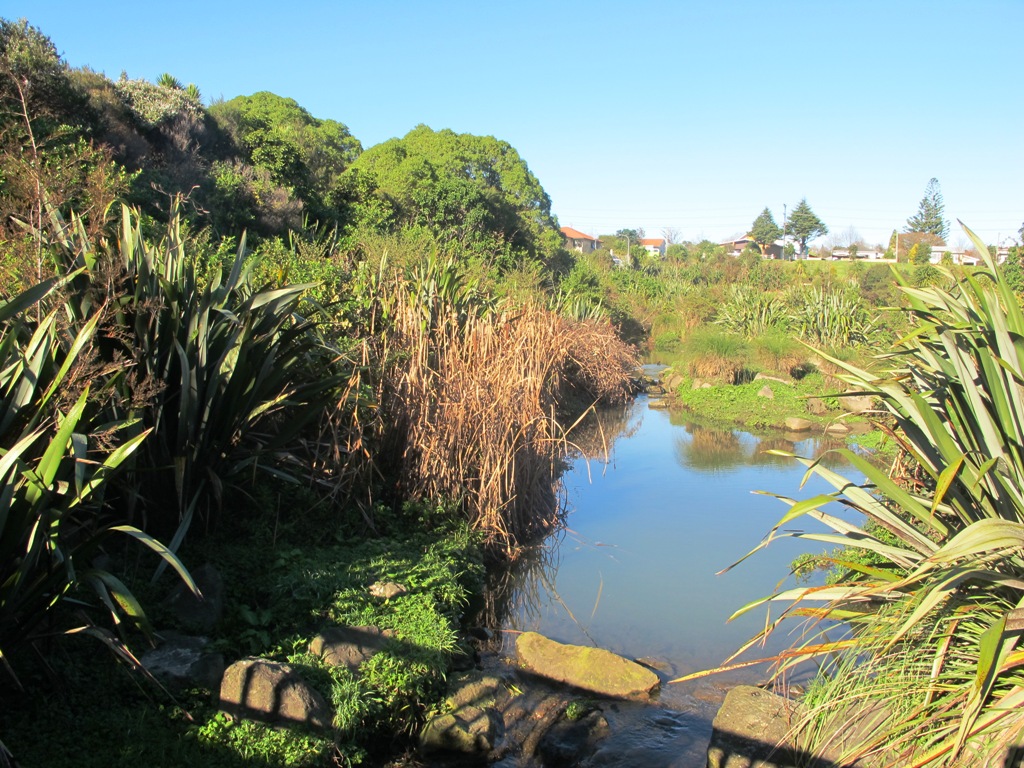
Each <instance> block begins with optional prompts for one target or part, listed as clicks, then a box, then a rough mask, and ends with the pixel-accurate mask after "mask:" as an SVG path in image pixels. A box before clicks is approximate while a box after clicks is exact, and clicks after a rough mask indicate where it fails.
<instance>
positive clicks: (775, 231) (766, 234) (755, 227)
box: [750, 208, 782, 256]
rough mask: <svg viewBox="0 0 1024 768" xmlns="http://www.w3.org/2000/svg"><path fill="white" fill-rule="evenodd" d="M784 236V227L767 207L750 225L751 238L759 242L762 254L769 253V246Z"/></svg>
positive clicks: (758, 245)
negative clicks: (776, 220)
mask: <svg viewBox="0 0 1024 768" xmlns="http://www.w3.org/2000/svg"><path fill="white" fill-rule="evenodd" d="M780 237H782V227H780V226H779V225H778V224H776V223H775V218H774V217H773V216H772V212H771V211H770V210H768V208H765V209H764V210H763V211H761V214H760V215H759V216H758V217H757V218H756V219H754V223H753V224H751V225H750V239H751V240H753V241H754V242H755V243H757V247H758V248H760V249H761V255H762V256H767V255H768V246H770V245H771V244H772V243H774V242H775V241H776V240H778V239H779V238H780Z"/></svg>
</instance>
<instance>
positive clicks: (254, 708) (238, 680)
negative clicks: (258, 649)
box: [220, 658, 331, 729]
mask: <svg viewBox="0 0 1024 768" xmlns="http://www.w3.org/2000/svg"><path fill="white" fill-rule="evenodd" d="M220 708H221V709H223V710H224V711H225V712H227V713H228V714H229V715H231V716H233V717H237V718H244V719H248V720H259V721H262V722H266V723H301V724H303V725H307V726H311V727H313V728H320V729H324V728H327V727H328V726H329V725H330V722H331V713H330V709H329V708H328V706H327V703H326V702H325V701H324V698H323V696H321V695H320V694H319V693H318V692H317V691H316V690H315V689H314V688H313V687H312V686H310V685H309V683H307V682H306V681H305V680H303V679H302V678H301V677H300V676H299V674H298V673H297V672H296V671H295V670H294V669H292V668H291V667H290V666H288V665H287V664H281V663H279V662H276V661H269V660H267V659H255V658H249V659H242V660H241V661H236V662H235V663H234V664H232V665H231V666H230V667H228V668H227V671H226V672H224V679H223V680H221V684H220Z"/></svg>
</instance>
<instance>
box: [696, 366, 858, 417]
mask: <svg viewBox="0 0 1024 768" xmlns="http://www.w3.org/2000/svg"><path fill="white" fill-rule="evenodd" d="M765 386H767V387H769V388H770V389H771V390H772V393H773V396H772V397H771V398H767V397H762V396H760V395H759V393H760V392H761V390H762V389H763V388H764V387H765ZM827 390H828V386H827V384H826V381H825V378H824V376H823V375H822V374H820V373H817V372H814V373H808V374H807V375H805V376H804V377H803V378H801V379H799V380H798V381H794V382H793V383H792V384H783V383H781V382H773V381H765V380H760V379H759V380H752V381H746V382H743V383H739V384H730V383H725V384H716V385H714V386H711V387H701V388H697V389H694V388H693V386H692V381H686V382H684V383H683V384H682V385H680V387H679V390H678V392H677V393H676V395H677V398H678V403H679V405H680V406H682V407H683V408H684V409H685V410H686V411H687V412H688V413H690V414H694V415H695V416H697V417H700V418H703V419H709V420H712V421H715V422H718V423H722V424H742V425H743V426H744V427H746V428H749V429H784V428H785V424H786V419H788V418H789V417H791V416H800V417H802V418H805V419H807V420H809V421H811V422H813V423H814V424H819V425H821V426H822V427H824V426H826V425H828V424H829V423H831V422H832V421H833V420H835V419H836V418H837V417H838V416H839V415H840V414H839V413H838V412H837V411H836V410H835V409H834V408H829V409H828V410H826V412H825V413H823V414H820V413H812V412H811V411H810V410H809V409H808V401H809V399H810V398H812V397H816V398H818V399H820V400H823V401H825V402H826V403H831V404H833V405H834V400H832V399H831V398H829V399H826V398H822V397H821V393H822V392H823V391H827Z"/></svg>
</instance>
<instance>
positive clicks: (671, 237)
mask: <svg viewBox="0 0 1024 768" xmlns="http://www.w3.org/2000/svg"><path fill="white" fill-rule="evenodd" d="M661 236H662V237H664V238H665V243H666V244H668V245H679V244H680V243H682V242H683V233H682V232H681V231H680V230H679V229H678V228H676V227H664V228H663V229H662V230H661Z"/></svg>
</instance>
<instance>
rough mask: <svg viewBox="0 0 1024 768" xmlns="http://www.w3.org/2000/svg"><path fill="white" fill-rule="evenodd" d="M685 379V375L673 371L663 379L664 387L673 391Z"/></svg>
mask: <svg viewBox="0 0 1024 768" xmlns="http://www.w3.org/2000/svg"><path fill="white" fill-rule="evenodd" d="M684 381H686V377H685V376H683V375H682V374H679V373H673V374H672V375H670V376H669V377H668V378H667V379H665V389H667V390H668V391H669V392H674V391H675V390H677V389H679V387H680V385H682V383H683V382H684Z"/></svg>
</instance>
